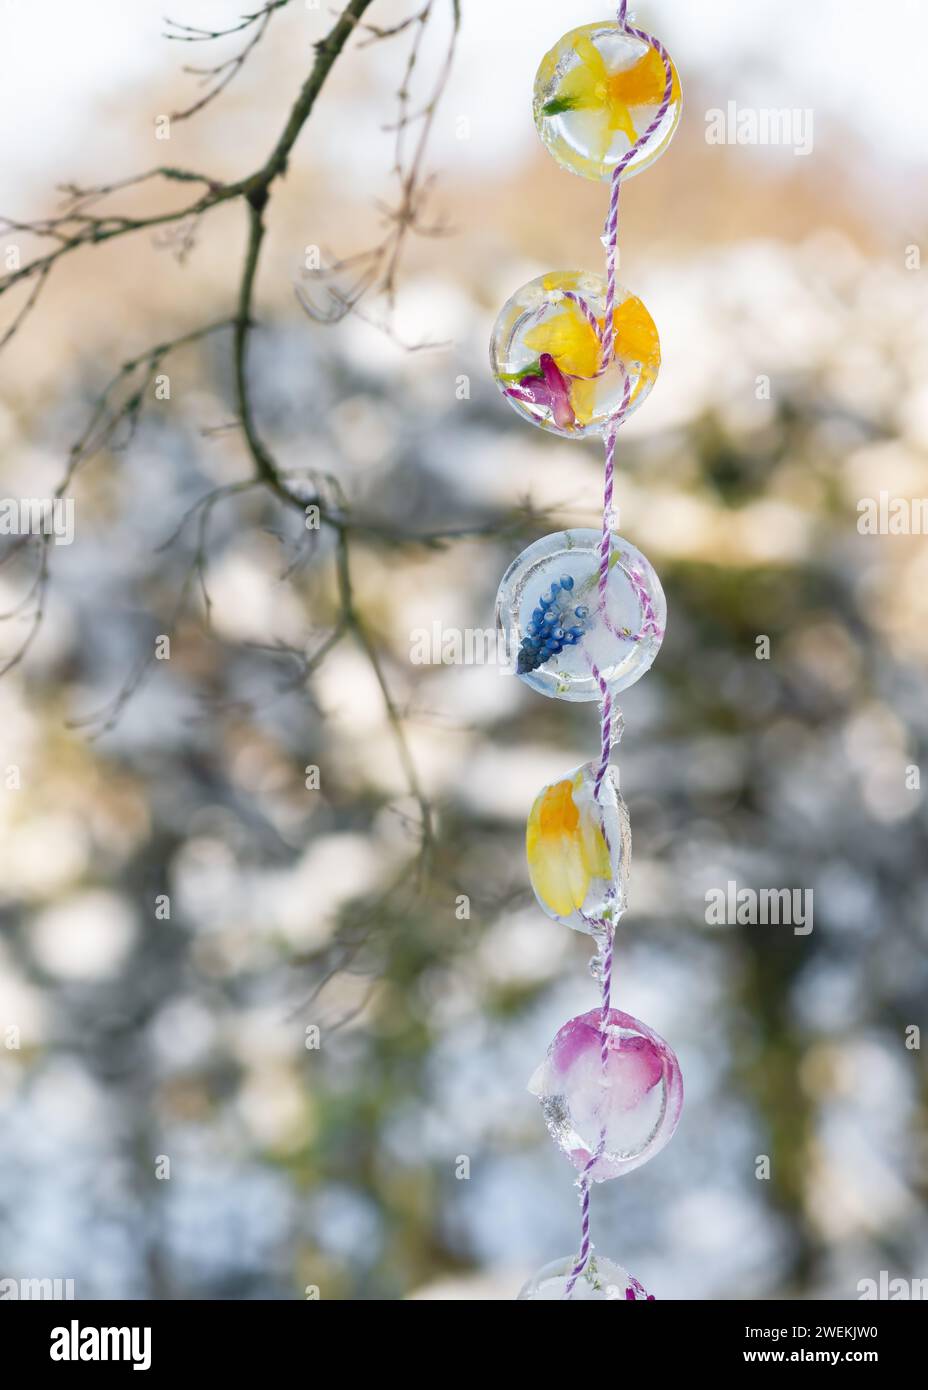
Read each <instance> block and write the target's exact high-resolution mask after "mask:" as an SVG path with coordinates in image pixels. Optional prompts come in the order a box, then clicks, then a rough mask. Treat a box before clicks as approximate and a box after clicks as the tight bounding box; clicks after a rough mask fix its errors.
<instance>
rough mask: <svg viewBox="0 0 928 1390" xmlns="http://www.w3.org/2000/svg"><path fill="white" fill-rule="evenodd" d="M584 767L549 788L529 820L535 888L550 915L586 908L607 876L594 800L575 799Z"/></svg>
mask: <svg viewBox="0 0 928 1390" xmlns="http://www.w3.org/2000/svg"><path fill="white" fill-rule="evenodd" d="M583 782H584V778H583V770H582V769H581V770H580V771H579V772H577V773H576V774H575V775H574V776H573V777H571V778H568V779H565V780H564V781H563V782H555V783H554V784H553V785H552V786H550V787H546V788H545V789H544V791H543V792H542V793H541V794H540V795H539V796H538V797H536V799H535V804H534V806H533V807H532V811H531V815H530V816H529V818H528V831H527V834H526V849H527V851H528V867H529V875H530V877H531V880H532V887H533V888H534V890H535V893H536V894H537V896H538V898H539V899H540V901H541V902H542V904H543V905H544V906H545V907H547V909H548V911H549V912H551V913H552V915H556V916H558V917H570V916H571V915H572V913H574V912H575V911H577V910H578V909H580V908H582V906H583V904H584V903H585V902H586V899H587V895H588V894H589V891H590V885H591V883H592V881H593V879H594V878H601V879H605V878H609V877H610V875H611V871H612V870H611V865H610V861H609V849H608V846H607V845H606V841H605V838H604V836H603V832H602V825H601V821H600V815H599V809H598V807H597V805H596V803H595V802H593V801H590V800H586V801H585V802H584V801H583V800H579V801H578V799H575V798H576V796H577V793H579V792H580V791H581V788H582V786H583Z"/></svg>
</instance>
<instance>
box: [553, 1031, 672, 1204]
mask: <svg viewBox="0 0 928 1390" xmlns="http://www.w3.org/2000/svg"><path fill="white" fill-rule="evenodd" d="M607 1019H608V1021H607V1023H606V1028H605V1033H606V1040H607V1054H606V1065H605V1068H604V1067H603V1063H602V1033H601V1029H600V1024H601V1021H602V1011H601V1010H600V1009H593V1010H592V1011H591V1012H590V1013H588V1014H582V1015H581V1016H580V1017H579V1018H572V1019H571V1020H570V1021H569V1022H568V1023H565V1024H564V1026H563V1028H562V1029H561V1030H560V1032H559V1033H558V1034H557V1036H556V1037H555V1039H554V1041H553V1043H552V1044H551V1046H550V1047H549V1048H548V1055H547V1057H546V1058H545V1060H544V1062H543V1063H542V1064H541V1066H540V1067H539V1068H538V1070H537V1071H536V1073H535V1075H534V1076H533V1077H532V1079H531V1082H530V1083H529V1090H530V1091H531V1092H532V1093H533V1095H536V1096H537V1097H538V1099H539V1100H540V1101H541V1104H542V1108H543V1110H544V1116H545V1120H546V1122H547V1125H548V1129H549V1131H550V1133H551V1137H552V1139H553V1140H554V1142H555V1143H556V1144H557V1145H558V1147H559V1148H561V1149H562V1150H563V1151H564V1153H565V1154H566V1155H567V1157H568V1158H569V1159H570V1161H571V1163H572V1164H573V1165H574V1167H575V1168H576V1169H578V1171H580V1172H585V1171H586V1167H587V1163H588V1162H589V1160H590V1159H591V1158H592V1157H593V1156H594V1155H595V1154H596V1153H597V1152H599V1150H600V1145H602V1149H601V1152H599V1157H598V1158H597V1159H596V1160H595V1162H594V1163H593V1164H592V1166H591V1167H590V1169H589V1172H588V1174H587V1176H588V1177H589V1178H591V1179H592V1180H593V1182H604V1181H605V1180H606V1179H608V1178H617V1177H620V1176H621V1175H622V1174H623V1173H630V1172H631V1171H632V1169H633V1168H639V1167H640V1166H641V1164H642V1163H647V1161H648V1159H650V1158H653V1157H654V1155H655V1154H657V1153H660V1151H661V1149H662V1148H663V1147H664V1145H665V1144H666V1143H667V1142H668V1141H669V1139H670V1138H671V1136H672V1134H673V1132H674V1130H675V1129H676V1127H677V1121H678V1120H679V1118H680V1111H681V1109H682V1107H683V1078H682V1076H681V1075H680V1066H679V1063H678V1062H677V1059H676V1057H675V1056H674V1053H673V1052H672V1051H671V1049H670V1048H669V1047H668V1045H667V1043H665V1042H664V1040H663V1038H661V1037H658V1035H657V1033H655V1032H653V1031H652V1030H651V1029H650V1028H648V1027H647V1025H646V1024H644V1023H639V1022H638V1020H637V1019H635V1018H632V1017H631V1015H630V1014H623V1013H620V1012H619V1010H618V1009H610V1010H609V1013H608V1016H607Z"/></svg>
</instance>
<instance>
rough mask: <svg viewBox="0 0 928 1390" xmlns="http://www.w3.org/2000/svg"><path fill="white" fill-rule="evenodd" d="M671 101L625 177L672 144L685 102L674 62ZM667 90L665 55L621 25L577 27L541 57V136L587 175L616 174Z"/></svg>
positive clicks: (536, 104)
mask: <svg viewBox="0 0 928 1390" xmlns="http://www.w3.org/2000/svg"><path fill="white" fill-rule="evenodd" d="M670 71H671V84H670V92H669V104H668V106H667V109H666V111H665V112H664V115H663V117H662V118H661V120H660V121H659V123H658V125H657V127H656V129H655V130H654V131H653V132H652V133H651V135H649V136H648V138H647V140H646V141H645V143H644V144H643V145H642V146H641V147H640V149H638V150H637V152H636V153H635V155H634V156H633V157H632V158H631V159H630V160H629V162H628V165H627V166H626V168H625V169H624V171H623V173H622V178H623V179H627V178H630V177H631V176H632V175H633V174H637V173H639V172H640V171H641V170H642V169H646V168H647V167H648V165H649V164H653V163H654V161H655V159H657V158H659V156H660V155H661V154H663V152H664V150H665V149H666V148H667V146H668V145H669V144H670V141H671V138H672V137H673V133H674V131H675V130H676V128H677V123H678V121H679V119H680V112H681V110H682V106H683V98H682V93H681V91H680V79H679V77H678V76H677V71H676V68H675V67H674V66H673V63H672V62H671V64H670ZM666 95H667V69H666V67H665V65H664V60H663V58H662V57H661V55H660V53H658V51H657V50H656V49H655V48H652V47H651V46H650V45H649V44H647V43H645V42H644V40H643V39H640V38H638V37H637V36H636V35H635V34H630V33H626V32H625V31H624V30H622V29H620V28H618V27H617V26H616V25H614V24H604V23H601V22H600V23H596V24H584V25H583V26H582V27H581V28H579V29H572V30H571V31H570V33H569V34H565V35H564V37H563V38H562V39H561V40H560V41H559V42H558V43H556V44H555V45H554V47H553V48H552V49H551V51H550V52H549V53H546V54H545V56H544V58H542V60H541V66H540V67H539V69H538V73H537V75H536V77H535V93H534V101H533V110H534V116H535V124H536V126H537V127H538V133H539V135H540V136H541V138H542V140H543V141H544V143H545V145H546V146H547V147H548V149H549V150H550V151H551V153H552V154H553V156H554V158H555V159H556V160H557V162H558V163H559V164H561V165H563V166H564V168H565V169H569V170H570V171H571V173H574V174H581V175H582V176H583V177H584V178H587V179H609V178H611V177H612V171H613V170H614V169H615V166H616V165H617V164H618V163H619V161H620V160H621V159H622V157H623V155H626V154H627V153H628V151H629V150H630V149H631V148H632V146H633V145H635V144H637V143H638V141H640V140H642V139H643V137H644V135H645V133H646V132H647V131H648V129H649V128H650V126H651V123H652V122H653V121H654V120H655V119H656V118H657V116H658V113H659V112H660V110H661V107H662V106H663V104H664V100H665V96H666Z"/></svg>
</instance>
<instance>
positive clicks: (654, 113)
mask: <svg viewBox="0 0 928 1390" xmlns="http://www.w3.org/2000/svg"><path fill="white" fill-rule="evenodd" d="M681 102H682V99H681V94H680V81H679V78H678V77H677V73H676V70H675V68H674V66H673V63H672V62H671V60H670V57H669V55H668V53H667V50H666V49H665V48H664V46H663V44H662V43H660V41H659V40H658V39H655V38H653V37H652V36H651V35H650V34H646V33H644V31H643V30H641V29H636V28H634V27H633V26H632V25H631V24H630V23H629V20H628V15H627V6H626V0H622V3H621V4H620V6H619V9H618V14H617V17H616V22H615V24H603V23H599V24H587V25H584V26H583V27H582V28H580V29H574V30H572V31H571V32H570V33H569V34H566V35H565V36H564V37H563V38H562V39H561V41H560V42H559V43H557V44H555V46H554V48H552V50H551V52H550V53H548V54H546V55H545V57H544V58H543V59H542V62H541V66H540V68H539V69H538V76H537V78H536V81H535V97H534V115H535V122H536V125H537V127H538V131H539V134H540V135H541V138H542V140H543V141H544V143H545V145H546V146H547V148H548V149H549V150H550V152H551V153H552V154H553V156H554V158H555V159H556V160H557V161H558V163H559V164H561V165H563V167H564V168H566V169H569V170H571V172H573V173H576V174H581V175H582V176H583V177H585V178H591V179H609V180H610V181H611V191H610V198H609V211H608V215H607V218H606V230H605V235H604V237H603V240H604V242H605V244H606V248H607V256H606V276H605V279H603V278H602V277H601V276H599V275H594V274H591V273H589V272H586V271H555V272H552V273H550V274H547V275H541V276H539V277H538V278H537V279H535V280H532V281H530V282H529V283H528V284H527V285H523V286H522V288H521V289H520V290H517V291H516V293H515V294H514V295H512V297H511V298H510V299H509V300H508V301H507V303H506V304H505V305H504V306H503V308H502V310H501V312H500V314H499V317H498V318H497V320H496V325H495V327H494V329H493V334H492V338H491V342H490V364H491V368H492V372H493V376H494V378H495V380H496V383H497V385H498V387H499V389H500V391H501V392H502V394H503V396H504V397H505V398H506V400H507V401H508V403H509V404H510V405H511V406H512V407H513V409H514V410H516V411H517V412H518V414H519V415H520V416H521V417H522V418H523V419H525V420H527V421H528V422H529V423H530V424H533V425H537V426H539V428H541V429H544V430H547V431H549V432H550V433H553V434H558V435H562V436H564V437H567V438H573V439H579V438H585V437H588V436H591V435H596V436H599V437H600V438H601V439H602V440H603V441H604V445H605V482H604V488H603V521H602V527H601V529H599V530H598V531H594V530H570V531H561V532H557V533H555V534H553V535H550V536H544V537H542V538H541V539H540V540H537V541H535V542H534V543H533V544H532V545H530V546H528V547H527V549H526V550H524V551H523V552H522V554H521V555H519V556H518V557H517V558H516V559H515V560H514V561H513V563H512V564H511V565H510V567H509V569H508V570H507V571H506V574H505V575H504V576H503V579H502V582H501V583H500V586H499V592H498V593H497V597H496V622H497V628H498V630H499V632H500V635H501V636H502V638H503V640H504V642H506V643H508V644H509V647H510V651H511V655H512V656H513V667H514V670H515V672H516V674H517V676H518V677H519V679H520V680H522V681H523V682H524V683H525V684H526V685H528V686H530V687H531V688H532V689H533V690H535V691H537V692H538V693H539V694H542V695H547V696H550V697H552V698H554V699H558V700H569V701H593V700H595V701H597V702H598V704H599V712H600V753H599V757H598V759H597V760H596V761H591V762H588V763H584V765H583V766H582V767H579V768H576V769H574V771H573V772H569V773H568V774H567V775H566V776H564V777H560V778H558V780H557V781H554V782H551V783H550V784H549V785H548V786H546V787H543V788H542V789H541V791H540V792H539V793H538V795H537V796H536V798H535V801H534V804H533V806H532V808H531V811H530V813H529V817H528V825H527V828H526V835H525V848H526V855H527V858H528V872H529V878H530V880H531V884H532V889H533V891H534V893H535V897H536V899H537V901H538V904H539V906H540V907H541V909H542V911H543V912H545V913H546V914H547V916H548V917H549V918H551V919H552V920H553V921H555V922H557V923H558V924H559V925H561V926H566V927H570V928H572V929H573V930H575V931H579V932H585V933H586V934H587V935H588V936H591V937H592V938H593V940H594V941H595V943H596V955H595V957H594V961H593V974H594V976H595V978H596V979H597V980H598V981H599V982H600V985H601V1002H600V1006H599V1008H597V1009H593V1010H591V1011H590V1012H589V1013H585V1014H582V1015H581V1016H580V1017H578V1018H572V1019H570V1020H569V1022H567V1023H565V1024H564V1026H563V1027H562V1028H561V1029H560V1031H559V1032H558V1033H557V1035H556V1037H555V1038H554V1041H553V1042H552V1043H551V1045H550V1047H549V1048H548V1051H547V1055H546V1057H545V1059H544V1061H543V1062H542V1063H541V1065H540V1066H539V1067H538V1069H537V1071H536V1072H535V1075H534V1076H533V1077H532V1080H531V1082H530V1090H531V1091H532V1092H533V1093H534V1094H535V1095H536V1096H537V1097H538V1099H539V1101H540V1102H541V1106H542V1111H543V1113H544V1117H545V1121H546V1123H547V1126H548V1130H549V1132H550V1134H551V1137H552V1139H553V1140H554V1142H555V1143H556V1144H557V1146H558V1148H559V1149H561V1151H562V1152H563V1153H564V1154H565V1156H566V1157H567V1159H568V1160H569V1162H570V1163H571V1165H572V1166H573V1168H574V1169H575V1171H576V1172H577V1174H578V1177H577V1186H578V1188H579V1190H580V1206H581V1229H580V1247H579V1250H578V1251H577V1253H576V1255H572V1256H570V1257H568V1258H564V1259H560V1260H555V1261H554V1262H553V1263H551V1264H548V1265H545V1267H544V1268H543V1269H541V1270H540V1271H539V1272H538V1274H536V1275H535V1276H534V1277H533V1278H532V1279H530V1280H529V1281H528V1283H527V1284H526V1285H525V1286H524V1288H523V1289H522V1291H521V1293H519V1295H518V1298H519V1299H520V1300H525V1301H528V1300H532V1299H534V1300H548V1301H554V1300H568V1299H570V1300H590V1301H593V1302H596V1301H600V1302H604V1301H606V1300H610V1301H616V1300H618V1301H620V1302H625V1303H637V1302H642V1301H650V1300H651V1299H652V1298H653V1295H652V1294H649V1293H648V1292H647V1290H646V1289H645V1288H644V1287H643V1286H642V1285H641V1284H640V1283H639V1282H638V1280H637V1279H635V1278H633V1277H632V1276H631V1275H630V1274H628V1272H627V1271H626V1270H624V1269H623V1268H622V1266H621V1265H619V1264H616V1263H615V1262H614V1261H612V1260H607V1259H605V1258H604V1257H603V1256H601V1255H599V1254H597V1253H596V1252H595V1251H594V1248H593V1242H592V1240H591V1238H590V1209H591V1202H590V1196H591V1188H592V1184H593V1183H600V1182H606V1181H608V1180H609V1179H612V1178H618V1177H623V1176H625V1175H626V1174H628V1173H631V1172H633V1171H634V1170H635V1169H636V1168H639V1167H641V1165H642V1164H643V1163H647V1162H649V1161H650V1160H651V1159H652V1158H654V1157H655V1155H657V1154H658V1153H660V1151H661V1149H663V1147H664V1145H665V1144H667V1143H668V1142H669V1141H670V1139H671V1137H672V1135H673V1133H674V1130H675V1129H676V1127H677V1122H678V1120H679V1118H680V1112H681V1109H682V1107H683V1078H682V1075H681V1072H680V1065H679V1063H678V1061H677V1058H676V1056H675V1055H674V1053H673V1050H672V1049H671V1048H670V1047H669V1046H668V1044H667V1043H666V1042H665V1041H664V1039H663V1038H661V1037H660V1036H659V1035H658V1034H657V1033H656V1032H654V1030H653V1029H652V1028H650V1027H649V1026H648V1025H647V1024H645V1023H641V1022H640V1021H639V1020H638V1019H635V1018H632V1017H631V1016H630V1015H629V1014H626V1013H622V1012H620V1011H619V1010H618V1009H614V1008H613V1007H612V973H613V958H614V950H615V935H616V928H617V926H618V924H619V922H620V920H621V919H622V917H623V915H624V913H625V910H626V906H627V890H628V870H629V863H630V860H631V831H630V828H629V819H628V811H627V809H626V806H625V803H624V801H623V800H622V797H621V795H620V793H619V779H618V772H617V770H616V768H615V767H614V766H613V763H612V758H613V754H614V750H615V747H616V746H617V745H618V743H619V740H620V738H621V735H622V730H623V722H622V716H621V713H620V711H619V708H618V706H617V704H616V703H615V701H616V696H617V695H618V694H619V693H620V692H621V691H623V690H626V689H627V688H628V687H629V686H630V685H633V684H634V683H635V681H637V680H640V679H641V677H642V676H643V675H644V674H645V673H646V672H647V671H648V670H649V669H650V667H651V664H652V662H653V661H654V659H655V657H656V656H657V654H658V652H659V650H660V646H661V643H662V641H663V638H664V629H665V626H666V622H667V606H666V602H665V599H664V592H663V589H662V588H661V584H660V580H659V579H658V577H657V575H656V573H655V572H654V569H653V568H652V566H651V565H650V563H649V562H648V560H647V559H646V558H645V556H644V555H642V554H641V552H640V551H639V550H637V549H636V548H635V546H634V545H632V544H631V542H630V541H627V540H625V539H623V538H622V537H621V536H618V535H616V534H615V533H614V531H613V527H612V519H613V493H614V488H615V452H616V437H617V434H618V431H619V427H620V426H621V424H622V423H623V421H624V420H625V419H626V418H627V416H628V415H629V414H630V412H631V411H632V410H635V409H637V407H638V406H639V405H641V404H642V403H643V401H644V400H645V399H646V397H647V395H648V394H649V392H650V391H651V390H652V388H653V387H654V384H655V382H656V380H657V375H658V371H659V369H660V364H661V350H660V342H659V339H658V335H657V329H656V328H655V326H654V321H653V319H652V318H651V315H650V314H649V313H648V310H647V309H646V308H645V306H644V304H643V303H642V302H641V300H640V299H639V298H638V297H637V296H636V295H633V294H631V293H630V292H629V291H628V290H626V289H623V288H622V286H621V285H619V283H618V281H617V278H616V264H617V259H618V257H617V248H618V229H619V194H620V191H621V186H622V182H623V180H624V179H626V178H629V177H630V176H631V175H632V174H636V173H638V172H639V171H640V170H642V169H644V168H646V167H647V166H648V165H649V164H651V163H653V161H654V160H655V159H657V158H658V157H659V156H660V155H661V154H662V153H663V151H664V150H665V149H666V147H667V145H668V144H669V142H670V139H671V137H672V136H673V133H674V130H675V129H676V126H677V122H678V121H679V119H680V110H681Z"/></svg>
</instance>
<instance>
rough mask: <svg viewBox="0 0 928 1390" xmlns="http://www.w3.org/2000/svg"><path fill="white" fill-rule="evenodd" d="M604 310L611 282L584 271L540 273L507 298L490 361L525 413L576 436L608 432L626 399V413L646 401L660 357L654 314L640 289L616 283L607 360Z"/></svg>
mask: <svg viewBox="0 0 928 1390" xmlns="http://www.w3.org/2000/svg"><path fill="white" fill-rule="evenodd" d="M605 313H606V282H605V281H604V280H603V279H602V277H601V276H599V275H591V274H588V273H586V272H584V271H554V272H552V273H551V274H548V275H540V276H539V277H538V278H537V279H536V280H531V281H529V283H528V284H527V285H523V286H522V288H521V289H520V290H519V291H518V292H517V293H516V294H514V295H513V296H512V298H511V299H509V300H507V302H506V304H505V305H504V306H503V309H502V311H501V313H500V315H499V318H498V319H497V320H496V326H495V328H494V329H493V338H492V341H491V343H490V365H491V367H492V369H493V375H494V377H495V379H496V384H497V386H498V387H499V389H500V390H501V391H502V393H503V395H504V396H505V397H506V399H507V400H508V401H509V404H510V405H511V406H513V408H514V409H515V410H517V411H518V412H519V414H520V415H521V416H523V418H525V419H527V420H529V421H531V423H532V424H533V425H540V426H541V428H542V429H546V430H551V431H553V432H554V433H555V434H561V435H566V436H567V437H569V438H575V439H577V438H582V437H583V436H584V435H589V434H599V433H602V431H603V430H604V428H606V427H607V426H608V425H609V423H610V421H611V420H613V419H615V417H616V415H617V414H618V413H619V412H620V411H622V410H623V407H624V415H627V414H629V413H630V412H631V411H632V410H635V409H636V408H637V407H638V406H639V405H640V404H641V402H642V401H643V400H644V398H645V396H647V394H648V392H649V391H650V390H651V387H652V386H653V385H654V382H655V381H656V379H657V373H658V369H659V368H660V365H661V348H660V341H659V339H658V336H657V329H656V328H655V326H654V320H653V319H652V318H651V315H650V314H649V313H648V311H647V309H646V308H645V307H644V305H643V304H642V302H641V300H640V299H638V297H637V296H636V295H633V294H630V293H629V291H628V290H626V289H624V288H623V287H622V286H621V285H619V286H617V287H616V296H615V304H614V309H613V319H612V321H613V332H614V337H613V354H612V356H611V358H609V360H607V359H606V355H605V352H604V348H603V342H602V334H603V326H604V323H605ZM626 393H627V396H628V400H627V404H626ZM624 415H623V418H624Z"/></svg>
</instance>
